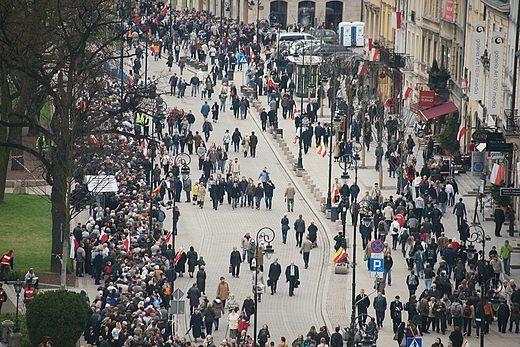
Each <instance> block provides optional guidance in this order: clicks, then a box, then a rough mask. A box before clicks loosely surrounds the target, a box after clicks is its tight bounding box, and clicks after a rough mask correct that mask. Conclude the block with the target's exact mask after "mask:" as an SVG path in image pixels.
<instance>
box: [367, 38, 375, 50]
mask: <svg viewBox="0 0 520 347" xmlns="http://www.w3.org/2000/svg"><path fill="white" fill-rule="evenodd" d="M373 42H374V39H367V40H366V48H367V50H368V51H369V52H370V51H371V50H372V44H373Z"/></svg>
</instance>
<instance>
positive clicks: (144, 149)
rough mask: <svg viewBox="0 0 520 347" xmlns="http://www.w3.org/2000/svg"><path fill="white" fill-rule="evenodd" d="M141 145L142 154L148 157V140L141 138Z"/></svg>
mask: <svg viewBox="0 0 520 347" xmlns="http://www.w3.org/2000/svg"><path fill="white" fill-rule="evenodd" d="M141 147H142V148H143V156H144V157H145V158H147V159H148V142H146V140H142V141H141Z"/></svg>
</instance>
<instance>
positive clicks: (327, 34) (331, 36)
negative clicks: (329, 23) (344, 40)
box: [310, 29, 339, 44]
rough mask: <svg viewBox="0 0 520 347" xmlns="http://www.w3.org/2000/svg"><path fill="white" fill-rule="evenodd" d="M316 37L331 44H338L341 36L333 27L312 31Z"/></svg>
mask: <svg viewBox="0 0 520 347" xmlns="http://www.w3.org/2000/svg"><path fill="white" fill-rule="evenodd" d="M310 34H312V35H313V36H314V37H316V38H317V39H319V40H323V42H326V43H329V44H337V43H338V39H339V36H338V34H337V33H336V32H335V31H334V30H332V29H318V30H313V31H311V32H310Z"/></svg>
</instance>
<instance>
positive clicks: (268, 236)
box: [253, 227, 276, 347]
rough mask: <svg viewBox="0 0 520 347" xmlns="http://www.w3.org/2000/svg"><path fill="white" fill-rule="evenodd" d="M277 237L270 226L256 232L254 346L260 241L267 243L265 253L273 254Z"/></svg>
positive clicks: (254, 339)
mask: <svg viewBox="0 0 520 347" xmlns="http://www.w3.org/2000/svg"><path fill="white" fill-rule="evenodd" d="M275 237H276V233H275V232H274V230H273V229H271V228H269V227H263V228H261V229H260V230H258V231H257V232H256V245H255V284H254V286H253V288H254V291H255V292H254V294H255V310H254V313H255V320H254V324H253V330H254V336H253V341H255V342H254V346H255V347H256V345H257V341H256V340H257V337H258V335H257V334H258V330H257V329H258V288H257V284H258V270H257V269H258V256H259V252H258V248H259V246H260V245H259V243H260V239H262V240H263V241H264V242H265V243H266V244H267V245H266V247H265V253H266V254H268V255H269V254H272V253H274V249H273V246H272V245H271V242H273V240H274V238H275Z"/></svg>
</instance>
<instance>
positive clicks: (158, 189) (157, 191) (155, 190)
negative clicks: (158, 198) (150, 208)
mask: <svg viewBox="0 0 520 347" xmlns="http://www.w3.org/2000/svg"><path fill="white" fill-rule="evenodd" d="M160 191H161V186H158V187H157V188H155V189H154V190H152V194H151V195H152V196H154V195H155V194H159V192H160Z"/></svg>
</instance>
